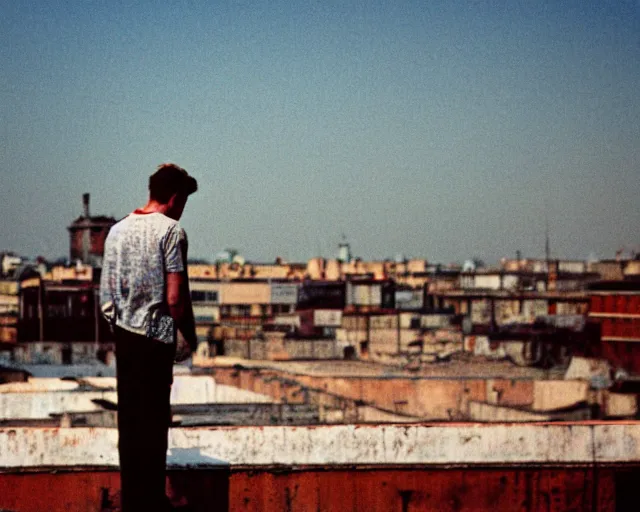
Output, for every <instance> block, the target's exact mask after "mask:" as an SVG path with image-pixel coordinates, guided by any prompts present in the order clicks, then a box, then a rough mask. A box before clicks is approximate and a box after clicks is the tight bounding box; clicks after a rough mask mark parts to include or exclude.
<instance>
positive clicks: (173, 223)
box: [111, 213, 182, 234]
mask: <svg viewBox="0 0 640 512" xmlns="http://www.w3.org/2000/svg"><path fill="white" fill-rule="evenodd" d="M143 226H144V227H145V228H146V227H149V226H152V227H153V228H155V229H154V231H159V232H167V231H172V230H182V228H181V226H180V223H179V222H178V221H177V220H174V219H172V218H170V217H167V216H166V215H163V214H162V213H148V214H141V215H140V214H136V213H131V214H129V215H127V216H126V217H124V218H123V219H121V220H120V221H118V222H117V223H116V224H114V225H113V227H112V228H111V232H113V233H114V234H117V233H122V232H129V231H138V230H140V229H142V228H143Z"/></svg>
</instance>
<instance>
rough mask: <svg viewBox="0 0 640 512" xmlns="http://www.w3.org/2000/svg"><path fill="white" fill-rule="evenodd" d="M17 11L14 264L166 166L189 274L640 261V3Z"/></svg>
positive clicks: (0, 210)
mask: <svg viewBox="0 0 640 512" xmlns="http://www.w3.org/2000/svg"><path fill="white" fill-rule="evenodd" d="M132 4H137V6H135V7H133V6H132ZM0 5H1V7H0V9H1V11H0V41H1V47H2V50H1V51H0V69H1V72H0V158H1V161H2V174H1V180H2V181H1V182H0V219H1V224H0V250H14V251H17V252H19V253H21V254H24V255H27V256H36V255H38V254H42V255H45V256H47V257H50V258H55V257H58V256H63V255H66V254H67V253H68V236H67V231H66V229H65V228H66V226H67V225H68V224H69V223H70V221H71V220H72V219H74V218H75V217H77V216H78V215H80V214H81V212H82V205H81V195H82V193H83V192H90V193H91V196H92V213H94V214H106V215H114V216H116V217H121V216H124V215H125V214H127V213H128V212H130V211H131V210H133V209H134V208H135V207H137V206H140V205H142V204H144V202H145V200H146V194H147V191H146V184H147V178H148V176H149V174H151V173H152V172H153V171H154V169H155V167H156V165H158V164H159V163H161V162H164V161H175V162H176V163H178V164H179V165H181V166H183V167H185V168H186V169H187V170H188V171H189V172H190V173H191V174H193V175H194V176H195V177H196V178H197V179H198V181H199V185H200V190H199V192H198V193H197V194H195V195H194V196H192V199H191V200H190V202H189V204H188V205H187V211H186V212H185V215H184V217H183V225H184V227H185V228H186V229H187V232H188V234H189V238H190V246H191V255H192V256H193V257H202V258H211V257H213V255H214V254H215V253H217V252H218V251H220V250H221V249H223V248H225V247H234V248H237V249H238V250H239V251H240V252H241V253H242V254H243V255H244V256H245V257H246V258H247V259H249V260H254V261H272V260H274V259H275V257H276V256H281V257H283V258H286V259H290V260H298V261H304V260H306V259H308V258H310V257H313V256H317V255H321V256H325V257H332V256H333V255H334V254H335V248H336V246H337V244H338V242H339V241H340V240H341V235H342V234H343V233H344V234H345V235H346V236H347V238H348V239H349V241H350V242H351V245H352V250H353V252H354V254H355V255H357V256H360V257H362V258H366V259H382V258H387V257H388V258H393V257H394V256H395V255H396V254H398V253H403V254H405V255H406V256H409V257H418V258H426V259H428V260H430V261H434V262H449V261H460V262H461V261H463V260H465V259H467V258H470V257H480V258H482V259H485V260H486V261H495V260H497V259H498V258H500V257H501V256H513V255H514V254H515V252H516V250H521V251H522V253H523V254H524V255H528V256H533V257H535V256H543V254H544V225H545V217H546V218H547V219H548V221H549V225H550V231H551V249H552V255H553V256H556V257H564V258H581V259H584V258H586V257H587V256H588V255H589V254H590V253H591V252H593V253H595V254H596V255H597V256H599V257H613V255H614V253H615V251H616V249H617V248H618V247H620V246H621V245H627V246H638V245H640V235H639V230H638V228H639V227H640V207H639V206H638V199H639V198H640V1H639V0H570V1H562V0H544V1H543V0H504V1H491V0H486V1H483V0H477V1H459V0H430V1H415V2H408V1H402V0H394V1H388V2H385V1H376V0H368V1H361V2H350V1H349V0H341V1H336V2H332V1H328V0H324V1H313V0H305V1H300V2H290V1H283V2H280V1H277V0H269V1H266V0H265V1H260V2H257V1H256V2H252V1H240V0H239V1H231V2H224V1H219V2H212V1H208V0H202V1H199V0H193V1H170V0H167V1H158V2H151V1H139V2H125V1H120V0H110V1H107V0H104V1H98V0H83V1H79V0H78V1H62V0H48V1H19V0H11V1H9V0H5V1H4V2H1V3H0ZM292 5H293V7H292Z"/></svg>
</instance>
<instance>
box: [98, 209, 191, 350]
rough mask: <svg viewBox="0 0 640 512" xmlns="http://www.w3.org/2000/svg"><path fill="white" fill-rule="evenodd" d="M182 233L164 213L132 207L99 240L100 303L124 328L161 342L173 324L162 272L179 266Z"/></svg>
mask: <svg viewBox="0 0 640 512" xmlns="http://www.w3.org/2000/svg"><path fill="white" fill-rule="evenodd" d="M186 251H187V238H186V234H185V232H184V230H183V229H182V228H181V227H180V224H179V223H178V221H176V220H173V219H171V218H169V217H167V216H166V215H164V214H162V213H159V212H154V213H141V212H138V211H136V212H134V213H132V214H130V215H129V216H127V217H125V218H124V219H122V220H121V221H120V222H118V223H117V224H115V225H114V226H113V227H112V228H111V230H110V231H109V235H108V236H107V239H106V241H105V249H104V258H103V266H102V276H101V282H100V306H101V309H102V312H103V315H104V316H105V317H106V318H107V320H109V321H110V322H111V324H112V325H117V326H118V327H121V328H123V329H126V330H128V331H131V332H134V333H137V334H142V335H144V336H147V337H149V338H153V339H156V340H159V341H162V342H165V343H173V342H174V341H175V332H176V328H175V326H174V321H173V318H172V317H171V315H170V314H169V306H168V304H167V299H166V274H167V273H168V272H183V271H184V270H185V267H186V262H185V261H184V258H185V255H186Z"/></svg>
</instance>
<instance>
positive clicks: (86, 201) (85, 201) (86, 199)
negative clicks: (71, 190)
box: [82, 194, 90, 218]
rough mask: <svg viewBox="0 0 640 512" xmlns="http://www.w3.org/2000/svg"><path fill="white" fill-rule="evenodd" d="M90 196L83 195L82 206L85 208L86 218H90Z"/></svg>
mask: <svg viewBox="0 0 640 512" xmlns="http://www.w3.org/2000/svg"><path fill="white" fill-rule="evenodd" d="M89 197H90V195H89V194H82V206H83V207H84V216H85V217H86V218H89Z"/></svg>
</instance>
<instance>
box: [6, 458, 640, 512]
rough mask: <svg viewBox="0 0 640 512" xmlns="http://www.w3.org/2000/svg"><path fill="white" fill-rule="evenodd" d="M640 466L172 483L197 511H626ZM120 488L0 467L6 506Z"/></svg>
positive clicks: (332, 473) (83, 511)
mask: <svg viewBox="0 0 640 512" xmlns="http://www.w3.org/2000/svg"><path fill="white" fill-rule="evenodd" d="M639 470H640V468H626V469H621V468H599V469H598V468H555V469H550V468H546V469H540V468H538V469H536V468H507V469H466V470H465V469H396V470H394V469H360V470H356V469H354V470H350V469H328V470H321V469H308V470H300V471H290V470H280V471H278V470H271V471H269V470H260V469H257V468H254V469H252V470H246V471H245V470H231V471H229V470H217V471H216V470H210V471H207V470H186V471H185V470H183V471H172V472H170V474H169V478H168V490H169V494H170V495H171V496H172V499H173V501H174V504H186V503H189V504H191V505H193V506H194V509H195V510H196V511H221V512H307V511H313V512H317V511H321V512H322V511H331V512H332V511H341V512H342V511H344V512H394V511H397V512H417V511H438V512H454V511H476V512H483V511H487V512H502V511H504V512H518V511H520V512H538V511H539V512H542V511H544V512H560V511H575V512H589V511H601V512H614V511H616V512H619V511H623V510H635V508H633V507H634V503H636V501H635V499H628V498H631V497H632V496H634V494H633V493H634V492H635V485H637V484H634V482H637V479H638V476H639V473H638V471H639ZM118 493H119V478H118V473H117V472H115V471H105V472H99V471H79V472H69V473H64V472H63V473H18V474H7V473H5V474H0V509H3V510H8V511H13V512H43V511H48V512H88V511H92V512H98V511H102V512H115V510H117V507H116V504H117V502H118V496H119V494H118ZM627 497H628V498H627ZM625 507H631V508H625Z"/></svg>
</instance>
